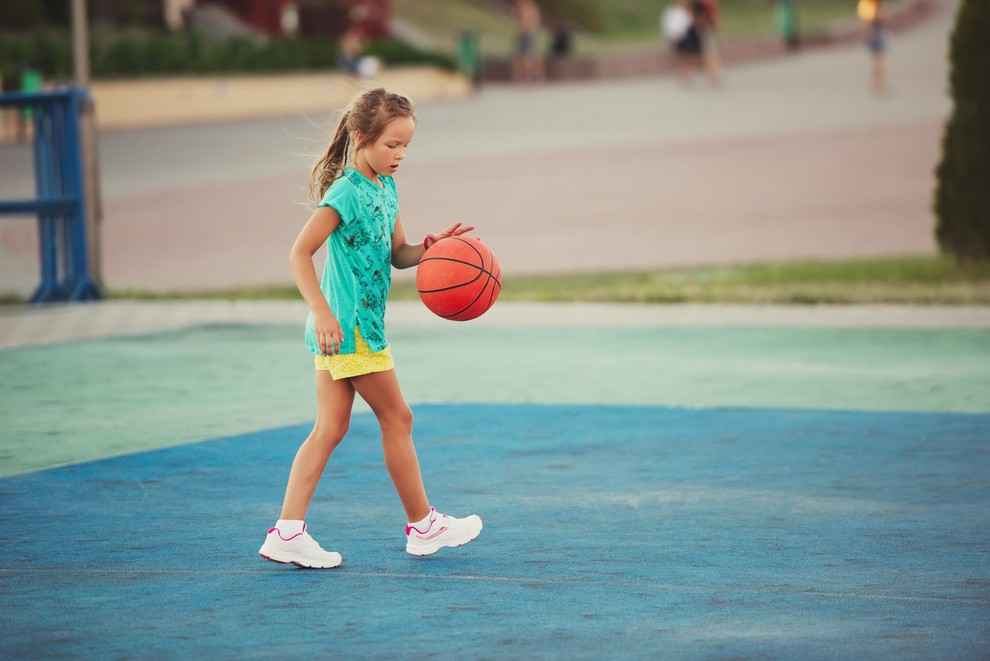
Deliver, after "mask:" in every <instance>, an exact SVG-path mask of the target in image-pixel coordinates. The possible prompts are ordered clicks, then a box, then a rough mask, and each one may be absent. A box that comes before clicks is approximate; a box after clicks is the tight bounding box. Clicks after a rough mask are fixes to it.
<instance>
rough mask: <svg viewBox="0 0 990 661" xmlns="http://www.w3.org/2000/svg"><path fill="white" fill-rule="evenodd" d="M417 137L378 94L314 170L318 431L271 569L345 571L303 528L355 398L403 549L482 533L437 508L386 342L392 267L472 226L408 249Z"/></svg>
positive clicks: (310, 281)
mask: <svg viewBox="0 0 990 661" xmlns="http://www.w3.org/2000/svg"><path fill="white" fill-rule="evenodd" d="M415 129H416V117H415V113H414V110H413V106H412V103H411V102H410V101H409V100H408V99H406V98H405V97H402V96H399V95H397V94H391V93H389V92H386V91H385V90H383V89H381V88H378V89H373V90H369V91H367V92H364V93H363V94H361V95H360V96H358V97H357V98H356V99H355V100H354V101H353V102H352V103H351V105H350V106H349V107H348V108H347V110H345V111H344V113H343V115H342V116H341V117H340V120H339V122H338V124H337V129H336V131H335V134H334V136H333V139H332V141H331V142H330V147H329V148H328V149H327V152H326V154H325V155H324V156H323V157H322V158H321V159H320V160H319V161H317V163H316V165H315V166H314V167H313V172H312V174H311V176H310V193H311V194H312V195H313V196H314V197H315V199H319V200H321V201H320V202H319V206H318V207H317V209H316V211H315V212H314V213H313V215H312V216H310V218H309V220H308V221H307V222H306V225H305V226H304V227H303V229H302V231H301V232H300V233H299V237H298V238H297V239H296V242H295V244H294V245H293V246H292V250H291V252H290V254H289V264H290V266H291V267H292V274H293V277H294V278H295V282H296V285H297V286H298V287H299V291H300V293H301V294H302V295H303V298H305V299H306V302H307V303H309V306H310V309H311V311H310V314H309V318H308V319H307V321H306V346H307V347H308V348H309V350H310V351H311V352H313V354H314V358H315V363H316V398H317V413H316V424H315V426H314V427H313V431H312V432H311V433H310V435H309V437H308V438H307V439H306V441H305V442H304V443H303V444H302V447H300V448H299V451H298V452H297V453H296V458H295V460H294V461H293V462H292V470H291V471H290V472H289V483H288V486H287V487H286V489H285V500H284V501H283V503H282V514H281V516H280V518H279V520H278V522H277V523H276V524H275V525H274V526H273V527H272V528H271V529H270V530H269V531H268V537H267V538H266V539H265V543H264V544H263V545H262V547H261V549H260V551H259V553H260V554H261V556H262V557H263V558H265V559H267V560H271V561H273V562H281V563H293V564H295V565H298V566H300V567H312V568H328V567H336V566H337V565H339V564H340V562H341V556H340V554H339V553H331V552H328V551H324V550H323V548H321V547H320V545H319V544H317V543H316V541H315V540H314V539H313V538H312V537H310V536H309V533H308V532H307V531H306V524H305V522H304V519H305V517H306V509H307V508H308V506H309V503H310V500H311V499H312V497H313V492H314V491H315V490H316V485H317V483H318V482H319V481H320V476H321V475H322V474H323V469H324V468H325V467H326V465H327V461H328V460H329V459H330V454H331V453H332V452H333V450H334V448H336V447H337V445H338V444H339V443H340V441H341V440H343V438H344V434H345V433H346V432H347V427H348V424H349V422H350V417H351V406H352V404H353V403H354V393H357V394H358V395H360V396H361V398H362V399H364V401H366V402H367V403H368V405H369V406H370V407H371V410H372V411H373V412H374V414H375V416H376V417H377V418H378V422H379V424H380V425H381V429H382V446H383V449H384V453H385V466H386V468H387V469H388V472H389V475H390V476H391V478H392V482H393V484H394V485H395V490H396V491H397V492H398V494H399V499H400V500H401V501H402V506H403V507H404V508H405V510H406V516H407V521H409V524H408V525H407V526H406V551H407V552H409V553H410V554H412V555H429V554H431V553H435V552H436V551H437V550H439V549H440V548H442V547H445V546H447V547H452V546H461V545H462V544H467V543H468V542H470V541H471V540H473V539H474V538H475V537H477V536H478V534H479V533H480V532H481V519H480V518H479V517H477V516H474V515H472V516H469V517H466V518H464V519H455V518H454V517H452V516H447V515H445V514H440V513H439V512H437V511H436V510H435V509H434V508H432V507H430V501H429V500H428V499H427V497H426V490H425V489H424V487H423V478H422V476H421V474H420V471H419V461H418V459H417V458H416V448H415V447H414V446H413V441H412V424H413V417H412V411H410V410H409V406H408V405H407V404H406V402H405V399H404V398H403V396H402V391H401V390H400V389H399V382H398V380H397V379H396V376H395V365H394V363H393V361H392V353H391V350H390V348H389V344H388V341H387V340H386V338H385V323H384V317H385V300H386V298H387V297H388V291H389V286H390V285H391V280H392V277H391V270H390V267H391V266H395V267H396V268H400V269H405V268H409V267H411V266H416V265H417V264H418V263H419V260H420V258H422V256H423V253H424V252H426V249H427V248H428V247H429V246H430V245H432V244H433V243H434V242H436V241H439V240H440V239H442V238H444V237H448V236H458V235H460V234H464V233H465V232H469V231H471V230H472V229H474V228H473V227H461V224H460V223H456V224H454V225H451V226H450V227H448V228H447V229H446V230H444V231H443V232H440V233H439V234H427V235H426V239H425V240H424V241H423V242H421V243H417V244H409V243H406V233H405V230H404V229H403V227H402V221H401V220H400V218H399V199H398V196H397V194H396V190H395V183H394V182H393V181H392V175H394V174H395V171H396V170H397V169H398V168H399V165H400V164H401V163H402V159H403V158H405V155H406V148H407V147H408V146H409V142H410V141H411V140H412V137H413V132H414V131H415ZM321 196H322V197H321ZM324 243H327V244H328V245H329V255H328V257H327V262H326V268H325V269H324V272H323V279H322V281H320V280H317V278H316V270H315V267H314V265H313V255H314V254H315V253H316V251H317V250H319V249H320V247H321V246H322V245H323V244H324Z"/></svg>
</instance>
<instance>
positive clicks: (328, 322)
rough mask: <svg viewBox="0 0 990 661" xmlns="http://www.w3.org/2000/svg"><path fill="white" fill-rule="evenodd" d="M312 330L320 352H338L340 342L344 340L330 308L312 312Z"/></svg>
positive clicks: (338, 323)
mask: <svg viewBox="0 0 990 661" xmlns="http://www.w3.org/2000/svg"><path fill="white" fill-rule="evenodd" d="M313 332H314V333H316V341H317V343H319V345H320V353H322V354H323V355H324V356H332V355H333V354H335V353H340V343H341V342H343V341H344V331H343V330H342V329H341V327H340V322H339V321H337V318H336V317H335V316H333V313H332V312H330V310H325V311H324V310H321V311H320V312H314V313H313Z"/></svg>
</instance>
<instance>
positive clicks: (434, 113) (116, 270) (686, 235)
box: [0, 0, 957, 292]
mask: <svg viewBox="0 0 990 661" xmlns="http://www.w3.org/2000/svg"><path fill="white" fill-rule="evenodd" d="M956 6H957V2H956V0H946V2H945V5H944V8H943V9H942V11H939V12H936V13H935V14H934V15H933V17H931V18H930V19H929V20H928V21H926V22H924V23H923V24H921V25H920V26H918V27H916V28H914V29H912V30H911V31H909V32H907V33H904V34H902V35H898V36H896V37H895V38H894V39H893V43H892V47H891V54H890V72H891V78H892V81H893V88H894V91H893V92H892V93H891V94H889V95H886V96H882V97H876V96H874V95H872V94H870V93H869V91H868V89H867V67H868V61H867V55H866V53H865V52H864V49H863V48H861V47H859V46H846V47H837V48H833V49H827V50H821V51H815V52H809V53H804V54H801V55H799V56H796V57H791V58H784V59H779V60H771V61H763V62H757V63H751V64H746V65H740V66H736V67H733V68H731V69H729V70H728V71H727V75H726V81H727V83H726V87H725V89H723V90H720V91H711V90H707V89H704V88H703V87H702V86H698V87H697V88H695V89H682V88H681V87H680V86H679V85H678V84H677V83H676V82H675V81H674V80H673V79H671V78H640V79H629V80H617V81H604V82H593V83H575V84H561V85H551V86H546V87H540V88H530V89H519V88H512V87H491V88H487V89H485V90H484V91H483V92H482V93H481V94H479V95H477V96H475V97H473V98H469V99H466V100H463V101H458V102H451V103H444V104H436V105H427V106H425V107H423V108H421V111H420V123H419V130H418V132H417V136H416V140H415V141H414V144H413V147H412V150H411V152H410V154H409V158H408V160H407V162H406V164H405V165H404V167H403V170H402V171H400V173H399V175H398V179H397V180H398V183H399V187H400V193H401V197H402V210H403V218H404V222H405V224H406V227H407V230H408V231H409V232H410V233H411V234H412V235H413V236H416V235H420V234H423V233H425V232H426V231H427V230H432V229H434V228H437V227H440V226H443V225H445V224H447V223H449V222H451V221H453V220H455V219H462V220H465V221H468V222H472V223H474V224H476V225H478V226H479V227H480V235H481V236H482V238H484V239H485V240H486V241H487V242H489V243H490V244H491V245H492V247H493V248H494V249H495V250H496V252H497V254H498V255H499V257H500V260H501V262H502V265H503V268H504V269H505V270H506V272H507V273H524V272H546V271H556V272H559V271H570V270H587V269H617V268H639V267H664V266H673V265H688V264H709V263H726V262H745V261H752V260H766V259H792V258H800V257H822V258H833V257H850V256H862V255H890V254H905V253H930V252H932V251H933V250H934V244H933V239H932V227H933V222H934V221H933V217H932V213H931V194H932V186H933V184H934V180H933V174H932V173H933V170H934V167H935V165H936V162H937V160H938V158H939V146H938V143H939V136H940V133H941V130H942V126H943V123H944V120H945V118H946V115H947V113H948V110H949V101H948V99H947V97H946V88H947V83H946V80H947V64H946V58H945V53H946V44H947V35H948V33H949V30H950V28H951V24H952V18H953V16H954V9H955V7H956ZM324 120H325V117H323V116H311V117H299V116H286V117H283V118H279V119H275V120H264V121H250V122H240V123H231V124H226V125H210V126H191V127H178V128H163V129H155V130H140V131H128V132H113V133H107V134H104V135H103V136H102V137H101V146H100V149H101V165H102V170H103V190H104V196H105V197H104V199H105V207H106V221H105V224H104V228H103V237H104V242H103V245H104V275H105V278H106V281H107V283H108V284H109V286H111V287H113V288H115V289H129V288H141V289H153V290H160V289H177V288H178V289H209V288H217V287H228V286H234V285H240V284H262V283H274V282H277V283H283V282H287V281H288V280H289V274H288V269H287V267H286V263H285V262H286V260H285V254H286V251H287V249H288V246H289V245H290V244H291V242H292V240H293V239H294V237H295V235H296V233H297V231H298V229H299V227H300V225H301V223H302V222H304V220H305V218H306V216H307V215H308V209H307V206H306V202H305V200H306V195H305V191H304V187H305V182H306V175H307V168H308V162H309V156H310V155H312V154H315V153H316V152H318V151H319V150H320V149H321V148H322V147H323V146H324V144H325V131H324V128H323V127H320V126H317V125H315V124H314V122H317V123H319V122H323V121H324ZM25 157H26V152H24V151H23V150H21V151H18V149H17V148H13V147H4V148H0V167H2V171H3V172H4V173H5V175H7V174H8V173H10V175H11V176H5V177H4V178H3V180H2V181H0V195H9V194H10V193H11V191H15V190H23V189H26V188H29V187H30V182H29V179H28V176H29V174H28V172H26V171H24V172H23V173H21V174H18V172H20V171H21V170H20V169H19V168H18V167H15V165H16V164H17V163H18V162H19V159H20V161H23V159H24V158H25ZM25 170H26V169H25ZM34 240H35V239H34V229H33V226H32V225H31V223H30V222H25V223H18V222H9V221H8V222H6V223H5V224H4V226H3V227H2V228H0V254H2V255H3V259H0V282H2V283H3V287H0V289H15V290H19V291H22V292H26V291H29V290H30V289H31V287H33V285H34V284H35V281H36V280H37V274H36V266H35V264H34V260H35V259H36V258H35V252H36V250H35V248H34ZM400 277H409V274H402V275H401V276H400Z"/></svg>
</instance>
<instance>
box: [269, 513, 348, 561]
mask: <svg viewBox="0 0 990 661" xmlns="http://www.w3.org/2000/svg"><path fill="white" fill-rule="evenodd" d="M258 555H260V556H261V557H262V558H264V559H265V560H271V561H272V562H280V563H282V564H283V565H287V564H289V563H292V564H294V565H295V566H297V567H303V568H304V569H330V568H331V567H336V566H337V565H339V564H340V563H341V561H342V560H343V558H341V557H340V554H339V553H333V552H330V551H324V550H323V548H322V547H321V546H320V545H319V544H317V543H316V540H315V539H313V538H312V537H310V536H309V533H308V532H306V524H305V523H304V524H303V529H302V532H301V533H298V534H295V535H293V536H292V537H289V538H288V539H286V538H284V537H282V533H281V532H280V531H279V529H278V528H272V529H271V530H269V531H268V537H266V538H265V543H264V544H262V545H261V548H260V549H258Z"/></svg>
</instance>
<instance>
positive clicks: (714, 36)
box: [691, 0, 722, 86]
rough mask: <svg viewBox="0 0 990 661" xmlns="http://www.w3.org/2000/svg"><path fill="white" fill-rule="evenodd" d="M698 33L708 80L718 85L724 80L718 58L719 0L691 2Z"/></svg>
mask: <svg viewBox="0 0 990 661" xmlns="http://www.w3.org/2000/svg"><path fill="white" fill-rule="evenodd" d="M691 11H692V13H693V14H694V17H695V25H696V27H697V29H698V35H699V36H700V37H701V62H702V66H703V67H704V69H705V73H706V74H707V75H708V80H710V81H711V83H712V84H713V85H716V86H718V85H719V84H721V82H722V77H721V74H720V72H719V68H720V67H719V59H718V22H719V6H718V0H695V1H694V2H692V3H691Z"/></svg>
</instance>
